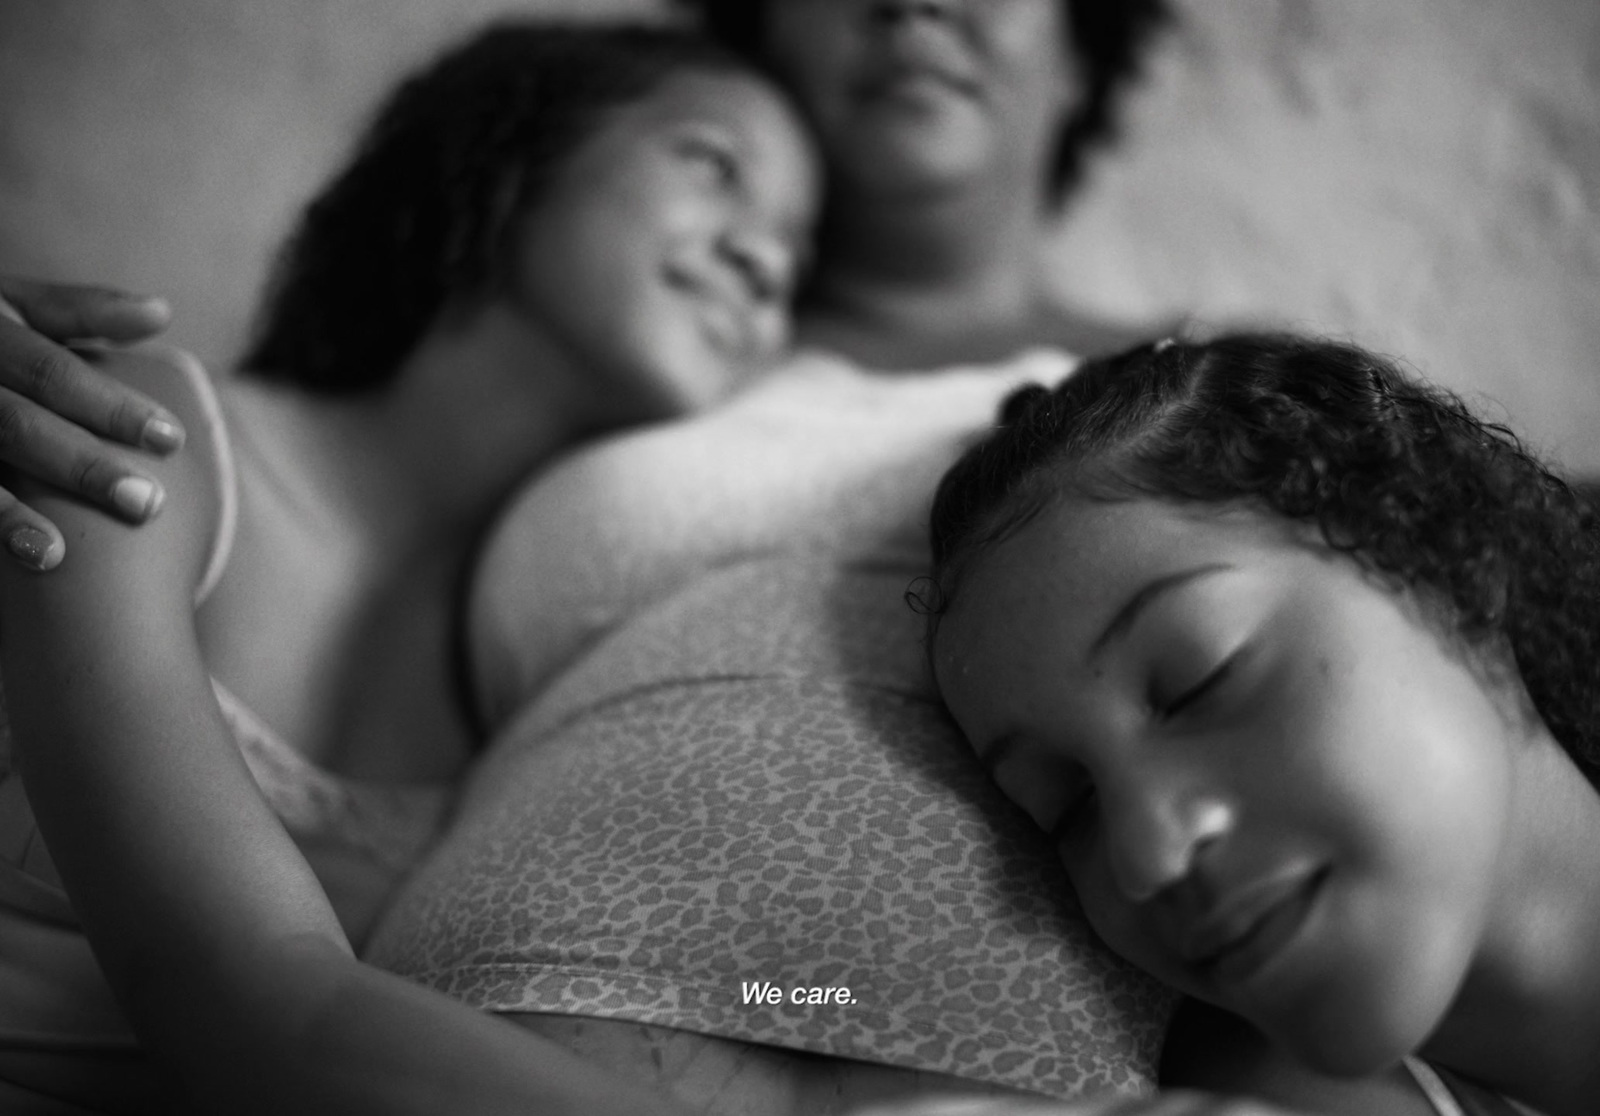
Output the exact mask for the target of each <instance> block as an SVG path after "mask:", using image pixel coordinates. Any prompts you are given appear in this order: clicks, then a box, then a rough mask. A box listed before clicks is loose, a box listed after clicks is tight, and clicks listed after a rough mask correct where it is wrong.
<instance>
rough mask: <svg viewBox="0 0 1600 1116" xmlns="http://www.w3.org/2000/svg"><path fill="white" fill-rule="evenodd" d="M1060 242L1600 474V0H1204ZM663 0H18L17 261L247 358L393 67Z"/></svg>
mask: <svg viewBox="0 0 1600 1116" xmlns="http://www.w3.org/2000/svg"><path fill="white" fill-rule="evenodd" d="M1179 8H1180V11H1181V14H1182V21H1181V25H1180V26H1179V27H1178V28H1177V30H1176V31H1174V32H1173V33H1171V34H1169V35H1168V36H1167V37H1166V39H1165V40H1164V42H1163V45H1162V48H1161V50H1160V52H1159V54H1158V56H1157V58H1156V59H1155V64H1154V66H1153V68H1152V74H1151V80H1150V81H1149V82H1148V83H1147V85H1146V86H1145V88H1144V89H1143V90H1142V91H1141V93H1140V94H1139V96H1138V97H1137V98H1136V100H1135V101H1134V103H1133V104H1132V105H1131V112H1130V113H1129V116H1128V134H1127V139H1126V142H1125V143H1124V145H1123V146H1122V147H1121V148H1120V149H1119V150H1118V152H1116V153H1115V154H1114V155H1113V156H1111V157H1110V158H1106V159H1102V160H1101V161H1100V162H1098V163H1097V165H1096V167H1095V173H1094V176H1093V179H1092V181H1091V184H1090V187H1089V189H1088V191H1087V193H1086V194H1085V195H1084V196H1083V198H1082V199H1081V201H1080V202H1079V203H1078V204H1077V205H1076V206H1075V207H1074V209H1073V211H1072V213H1071V215H1070V216H1071V219H1070V220H1069V221H1067V222H1065V223H1064V225H1063V229H1062V233H1061V235H1060V236H1059V237H1058V238H1057V239H1056V240H1055V241H1054V242H1053V243H1052V244H1051V245H1050V246H1049V247H1050V254H1049V258H1048V261H1047V263H1048V266H1049V268H1050V271H1051V274H1052V276H1053V280H1054V282H1055V283H1056V284H1057V286H1058V287H1059V289H1060V290H1061V291H1062V294H1063V297H1066V298H1071V299H1074V300H1077V301H1080V302H1084V303H1087V304H1089V305H1090V306H1093V307H1095V308H1098V309H1100V310H1101V311H1103V312H1104V313H1106V314H1109V315H1111V316H1114V317H1117V318H1121V319H1124V320H1128V321H1141V320H1149V319H1159V318H1165V317H1170V316H1171V315H1173V314H1179V313H1192V314H1194V315H1195V316H1197V317H1199V318H1201V319H1205V320H1211V321H1215V320H1225V321H1275V322H1288V323H1290V324H1296V325H1303V326H1308V327H1313V328H1318V329H1323V330H1328V331H1332V332H1335V333H1339V334H1341V335H1345V336H1350V337H1352V338H1354V339H1356V340H1360V341H1362V342H1365V343H1368V344H1371V345H1375V346H1377V347H1380V348H1383V349H1385V350H1388V351H1391V352H1395V353H1399V354H1403V355H1405V356H1406V357H1408V358H1409V359H1410V361H1411V363H1412V364H1413V365H1414V366H1415V367H1417V368H1418V369H1420V370H1421V371H1422V372H1424V373H1425V374H1427V375H1429V376H1431V377H1433V378H1435V379H1437V380H1440V381H1442V382H1445V383H1448V384H1450V385H1452V386H1454V387H1457V388H1459V389H1462V390H1465V391H1467V392H1469V393H1482V394H1484V395H1486V396H1488V397H1490V398H1492V399H1494V400H1497V401H1498V402H1499V404H1500V405H1502V407H1503V410H1504V412H1505V413H1506V414H1507V415H1508V416H1509V417H1510V419H1511V420H1512V421H1513V422H1514V423H1515V424H1516V425H1517V426H1518V427H1519V428H1521V429H1523V430H1524V431H1526V432H1528V433H1529V434H1530V435H1531V436H1532V440H1533V441H1534V442H1535V443H1536V444H1537V445H1539V446H1540V447H1541V448H1543V449H1545V450H1547V451H1550V452H1552V453H1555V454H1556V455H1558V456H1559V457H1560V458H1561V459H1562V460H1563V461H1564V462H1565V463H1566V464H1568V465H1569V466H1570V467H1571V468H1573V469H1575V470H1578V471H1582V472H1584V473H1588V474H1596V475H1600V437H1596V434H1595V432H1596V430H1600V357H1597V354H1600V3H1595V0H1519V2H1517V3H1505V2H1503V0H1314V2H1313V0H1181V2H1180V3H1179ZM657 10H659V3H658V0H525V2H522V3H515V2H508V0H272V2H271V3H262V2H259V0H256V2H251V0H140V2H138V3H130V2H128V0H0V268H4V269H6V270H11V271H23V272H30V273H35V274H41V275H53V276H61V277H80V278H94V279H104V280H108V281H112V282H119V283H123V284H127V285H131V286H134V287H138V288H141V289H147V290H157V291H161V292H164V293H166V294H168V295H169V296H171V298H172V300H173V302H174V304H175V306H176V307H177V309H178V313H179V318H178V322H177V325H176V326H175V328H174V331H173V336H174V338H175V339H176V340H177V341H179V342H180V343H182V344H185V345H187V346H189V347H191V348H193V349H195V350H196V351H197V352H199V353H200V354H201V355H202V357H204V358H205V359H206V361H207V362H208V363H209V364H211V365H212V366H213V367H214V368H219V369H225V368H226V367H227V366H228V364H229V362H230V361H231V360H232V358H233V356H234V354H235V353H237V351H238V349H239V346H240V343H241V338H242V336H243V334H244V331H245V329H246V326H247V323H248V320H249V315H250V310H251V306H252V303H253V301H254V298H255V296H256V293H257V291H258V289H259V287H260V284H261V280H262V276H263V273H264V271H265V268H266V265H267V261H268V259H269V257H270V251H271V248H272V246H273V245H274V244H275V243H276V242H277V240H278V239H279V238H280V237H281V236H282V234H283V233H284V231H285V230H286V229H287V227H288V225H289V223H290V221H291V220H292V217H293V215H294V213H295V210H296V208H297V206H298V204H299V202H300V200H301V199H302V198H303V197H304V195H305V194H306V193H307V192H308V191H310V190H311V189H312V188H314V186H315V185H316V184H317V183H318V182H319V181H320V180H321V179H322V178H323V176H325V175H326V174H327V173H328V172H329V171H330V170H331V169H332V167H333V166H334V164H335V163H336V161H337V159H338V158H339V156H340V154H341V152H342V151H343V149H344V147H345V145H346V144H347V143H348V141H349V139H350V137H351V135H352V134H353V131H354V130H355V129H356V128H357V127H358V125H359V122H360V120H361V118H362V114H363V113H364V112H365V111H366V109H367V108H368V107H369V106H370V105H371V103H372V102H373V100H374V99H375V98H376V97H377V96H378V95H379V94H380V93H381V92H382V91H383V90H384V89H385V88H386V87H387V86H388V84H389V83H390V82H391V81H392V80H393V78H394V77H395V76H396V74H397V73H398V72H399V71H400V70H402V69H403V68H406V67H409V66H411V65H413V64H415V63H416V62H418V61H420V60H421V59H423V58H425V57H426V56H427V55H428V54H429V53H430V52H431V51H432V50H433V49H434V48H436V47H437V46H438V45H439V44H440V43H442V42H443V41H445V40H447V39H449V38H452V37H454V36H458V35H460V34H462V33H464V32H465V31H467V30H468V29H469V28H471V27H472V26H473V25H475V24H476V23H478V22H479V21H481V20H482V19H484V18H486V17H488V16H490V15H494V14H500V13H505V12H524V13H526V12H533V13H539V14H560V15H567V16H576V17H582V18H606V17H610V16H615V15H628V14H642V13H651V12H655V11H657Z"/></svg>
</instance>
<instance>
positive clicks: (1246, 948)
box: [1182, 871, 1327, 985]
mask: <svg viewBox="0 0 1600 1116" xmlns="http://www.w3.org/2000/svg"><path fill="white" fill-rule="evenodd" d="M1326 875H1327V873H1326V871H1316V872H1310V873H1307V874H1304V875H1295V876H1289V877H1286V878H1283V879H1278V880H1271V881H1267V882H1264V883H1263V884H1261V885H1258V886H1253V887H1249V888H1247V889H1246V891H1245V893H1243V894H1241V895H1239V896H1238V897H1236V898H1234V899H1232V900H1230V901H1229V902H1228V903H1227V904H1226V906H1225V908H1224V909H1223V910H1222V911H1220V912H1219V913H1217V914H1215V915H1213V916H1211V917H1209V918H1207V919H1206V920H1205V921H1204V922H1203V923H1202V924H1201V926H1200V927H1199V928H1198V929H1197V930H1196V931H1195V932H1193V933H1192V934H1190V935H1189V936H1188V939H1187V940H1186V941H1185V942H1184V945H1183V951H1182V952H1183V957H1184V960H1185V961H1187V962H1188V963H1189V964H1190V965H1191V966H1193V967H1194V968H1195V969H1197V970H1198V971H1199V972H1201V973H1202V974H1203V975H1204V976H1205V977H1206V978H1207V979H1208V980H1209V981H1210V982H1212V983H1214V984H1218V985H1227V984H1239V983H1242V982H1243V981H1245V980H1248V979H1249V978H1250V977H1251V976H1253V975H1255V974H1256V973H1257V972H1259V971H1260V970H1261V968H1262V967H1264V966H1265V965H1266V963H1267V962H1268V961H1270V960H1272V959H1273V958H1274V957H1276V956H1277V955H1278V954H1279V953H1280V952H1281V951H1282V950H1283V948H1284V947H1285V946H1287V945H1288V944H1289V942H1290V941H1292V940H1293V939H1294V937H1295V936H1296V934H1298V933H1299V931H1300V928H1301V927H1302V926H1303V925H1304V924H1305V921H1306V917H1307V916H1308V915H1309V914H1310V913H1311V909H1312V907H1313V906H1314V905H1315V903H1316V900H1317V896H1318V895H1319V894H1320V892H1321V889H1322V883H1323V881H1324V879H1325V878H1326Z"/></svg>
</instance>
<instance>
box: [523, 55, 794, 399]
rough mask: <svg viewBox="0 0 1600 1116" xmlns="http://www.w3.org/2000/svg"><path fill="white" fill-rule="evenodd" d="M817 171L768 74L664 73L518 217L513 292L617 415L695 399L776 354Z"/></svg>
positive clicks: (617, 112) (721, 391)
mask: <svg viewBox="0 0 1600 1116" xmlns="http://www.w3.org/2000/svg"><path fill="white" fill-rule="evenodd" d="M818 179H819V170H818V167H817V161H816V157H815V154H814V152H813V150H812V147H811V142H810V139H809V138H808V136H807V134H806V132H805V129H804V127H803V125H802V124H801V122H800V120H799V119H798V117H797V116H796V115H795V113H794V112H793V111H792V110H791V109H790V108H789V106H788V104H787V103H786V102H785V101H784V100H783V98H782V97H781V96H780V94H779V93H778V92H777V91H776V90H775V89H773V88H772V87H771V86H770V85H768V84H767V83H766V82H765V81H762V80H760V79H758V78H756V77H753V76H749V75H745V74H742V73H738V72H733V71H730V72H727V73H717V72H712V71H703V72H698V71H685V72H684V73H681V74H676V75H673V76H671V77H669V78H667V79H666V80H665V81H663V82H662V83H661V84H660V85H659V86H658V87H656V89H654V90H653V91H652V92H651V93H649V94H648V95H647V96H645V97H644V98H642V99H640V100H638V101H634V102H631V103H627V104H624V105H621V106H619V107H617V108H615V109H613V110H611V112H610V113H609V114H608V115H607V117H606V118H605V121H604V123H603V124H602V125H601V126H600V127H599V128H598V129H597V130H596V131H595V133H594V134H593V135H592V136H590V137H589V138H588V139H587V140H586V141H585V142H584V143H583V144H582V145H581V146H580V147H579V148H578V150H577V151H576V152H574V153H573V155H572V156H571V157H570V158H569V159H568V160H567V161H566V163H565V164H564V165H563V166H562V168H561V170H560V172H559V173H558V174H557V176H556V180H555V181H554V182H553V183H552V184H551V185H550V186H549V188H548V189H547V190H546V191H545V192H544V193H543V194H542V195H541V197H540V199H539V200H538V201H537V202H536V203H535V204H534V206H533V207H532V208H531V210H530V212H529V213H528V214H527V215H526V216H525V217H524V219H523V221H522V223H521V227H520V237H521V242H520V244H519V251H518V262H517V267H516V273H515V278H514V281H513V283H512V297H513V299H514V302H515V304H516V306H517V307H518V309H519V311H520V312H522V313H524V314H526V315H528V316H529V317H530V318H531V320H532V321H533V322H534V323H535V324H536V325H537V326H539V327H541V328H542V329H544V330H545V331H546V332H547V333H548V334H549V335H550V336H551V337H553V338H554V339H555V341H556V342H557V344H558V345H559V346H561V347H562V348H563V349H564V350H565V351H566V352H567V353H568V354H570V356H571V357H572V359H573V360H574V361H575V363H576V364H577V365H578V367H579V368H581V369H582V370H583V371H584V372H585V373H586V374H592V376H593V377H594V380H593V382H594V384H595V386H596V388H597V390H598V391H600V392H601V393H602V394H603V395H604V396H606V398H605V399H604V400H602V401H601V402H602V407H603V409H604V411H605V413H606V414H608V415H609V416H610V417H612V418H613V419H619V420H641V419H651V418H661V417H666V416H670V415H674V414H679V413H683V412H685V411H688V410H692V409H695V408H698V407H701V406H704V405H705V404H707V403H710V402H713V401H715V400H717V399H719V398H721V397H723V396H724V395H726V394H727V393H728V392H729V391H730V390H731V389H732V388H733V387H735V386H737V384H738V383H739V382H740V381H741V380H743V379H744V378H745V377H746V376H747V375H749V374H750V373H751V372H753V371H755V370H759V369H761V368H762V367H764V366H766V365H768V364H770V363H771V362H772V361H773V360H774V359H775V358H776V357H777V356H779V355H780V354H781V352H782V351H783V349H784V348H785V346H786V344H787V342H788V338H789V309H790V301H791V296H792V294H793V291H794V287H795V283H796V280H797V276H798V274H799V272H800V270H801V268H802V267H803V265H804V261H805V259H806V257H807V255H808V253H809V250H810V249H809V242H810V232H811V226H812V224H813V222H814V219H815V216H816V210H817V207H818V196H819V192H820V187H819V182H818Z"/></svg>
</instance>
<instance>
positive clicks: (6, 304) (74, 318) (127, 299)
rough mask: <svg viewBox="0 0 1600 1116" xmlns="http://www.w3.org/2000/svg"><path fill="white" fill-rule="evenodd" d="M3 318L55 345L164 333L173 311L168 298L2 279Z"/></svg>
mask: <svg viewBox="0 0 1600 1116" xmlns="http://www.w3.org/2000/svg"><path fill="white" fill-rule="evenodd" d="M0 315H4V316H6V317H9V318H14V319H17V320H20V321H22V322H23V323H24V324H26V325H28V326H31V327H32V328H33V329H36V330H38V331H39V332H40V333H42V334H44V335H45V336H46V337H49V338H52V339H54V340H56V341H76V340H88V339H91V338H93V339H99V340H105V341H138V340H141V339H143V338H146V337H149V336H151V335H152V334H156V333H160V332H161V331H162V330H163V329H165V328H166V327H167V323H168V322H169V321H170V320H171V318H172V310H171V308H170V307H168V305H167V303H166V300H165V299H160V298H153V297H150V296H148V295H136V294H130V293H128V292H127V291H120V290H116V289H114V288H111V287H93V286H85V285H81V284H68V283H42V282H38V281H36V280H31V279H18V278H15V277H13V276H6V275H0Z"/></svg>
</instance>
